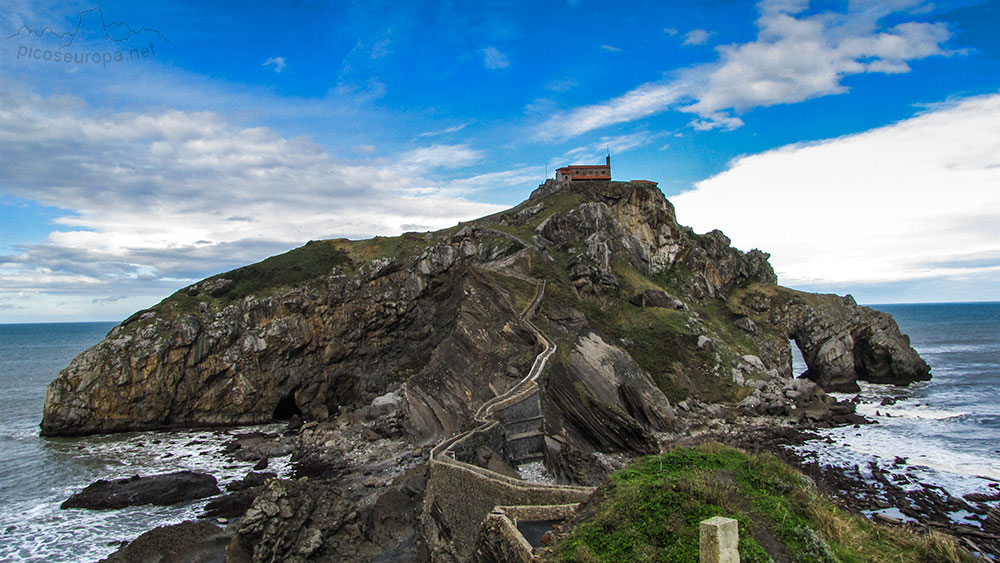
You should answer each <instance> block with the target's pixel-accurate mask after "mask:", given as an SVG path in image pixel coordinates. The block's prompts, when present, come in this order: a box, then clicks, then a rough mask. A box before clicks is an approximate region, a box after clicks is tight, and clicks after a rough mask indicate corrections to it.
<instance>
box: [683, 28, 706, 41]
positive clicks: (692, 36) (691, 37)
mask: <svg viewBox="0 0 1000 563" xmlns="http://www.w3.org/2000/svg"><path fill="white" fill-rule="evenodd" d="M711 36H712V34H711V33H709V32H707V31H705V30H704V29H692V30H691V31H689V32H687V33H685V34H684V43H683V44H684V45H704V44H705V43H708V38H709V37H711Z"/></svg>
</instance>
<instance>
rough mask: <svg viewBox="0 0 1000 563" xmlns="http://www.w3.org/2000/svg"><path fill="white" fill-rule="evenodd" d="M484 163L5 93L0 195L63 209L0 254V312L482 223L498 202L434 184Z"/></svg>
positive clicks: (153, 290) (447, 152) (151, 289)
mask: <svg viewBox="0 0 1000 563" xmlns="http://www.w3.org/2000/svg"><path fill="white" fill-rule="evenodd" d="M482 158H483V155H482V153H481V152H480V151H477V150H474V149H471V148H469V147H467V146H466V145H444V144H435V145H431V146H429V147H420V148H415V149H412V150H410V151H408V152H406V153H403V154H401V155H399V156H398V157H397V158H395V159H381V160H378V161H376V162H375V165H369V164H358V163H356V162H352V161H347V160H339V159H337V158H334V157H333V156H331V155H330V154H329V153H327V152H326V151H325V150H324V149H323V148H322V147H320V146H319V145H317V144H315V143H314V142H312V141H311V140H310V139H308V138H285V137H282V136H281V135H279V134H277V133H276V132H275V131H273V130H271V129H268V128H264V127H257V128H244V129H240V128H236V127H233V126H231V125H230V124H228V123H227V122H226V121H225V120H223V119H222V118H220V117H219V116H218V115H217V114H214V113H212V112H183V111H165V112H162V113H156V114H138V113H107V112H102V113H98V114H95V113H94V112H93V111H92V110H91V108H89V107H88V106H87V105H86V104H84V103H83V102H81V101H80V100H79V99H78V98H75V97H69V96H53V97H41V96H37V95H27V94H3V95H0V169H2V170H4V174H3V176H2V178H0V192H3V193H5V194H7V195H10V196H14V197H19V198H24V199H27V200H31V201H35V202H38V203H40V204H42V205H48V206H54V207H58V208H61V209H66V210H71V211H70V212H69V213H67V214H66V215H65V216H62V217H60V218H59V219H57V220H56V225H57V226H56V227H55V229H56V230H55V231H54V232H52V233H51V234H50V235H49V236H48V238H47V240H46V241H45V242H44V243H42V244H35V245H31V246H26V247H22V248H21V249H20V250H19V251H18V252H15V253H14V254H11V255H8V256H0V288H3V291H0V305H7V306H9V307H7V308H10V307H17V306H20V305H22V304H23V303H25V302H26V300H30V299H37V300H45V302H46V304H47V305H48V306H49V307H53V308H55V307H56V306H57V305H58V304H59V302H57V301H58V300H60V299H62V300H70V299H75V300H76V305H75V307H77V308H80V307H83V308H84V309H85V308H86V307H85V305H86V303H85V301H87V300H90V301H91V302H92V303H105V304H106V303H108V302H114V301H116V300H121V299H122V298H123V297H136V299H138V300H139V302H142V303H143V304H142V305H141V306H149V305H151V304H152V301H150V299H153V296H155V297H163V296H164V295H166V294H168V293H170V291H172V290H173V289H176V288H178V287H181V286H183V285H185V284H186V283H188V282H190V281H193V280H196V279H200V278H202V277H204V276H206V275H208V274H211V273H215V272H218V271H223V270H225V269H228V268H230V267H235V266H237V265H242V264H246V263H250V262H254V261H257V260H260V259H261V258H263V257H265V256H268V255H271V254H274V253H277V252H280V251H283V250H287V249H289V248H293V247H295V246H298V245H300V244H302V243H303V242H305V241H307V240H310V239H318V238H328V237H337V236H348V237H352V238H359V237H368V236H372V235H375V234H382V235H387V234H390V235H391V234H398V233H401V232H403V231H404V230H407V227H408V226H409V227H412V226H414V225H420V226H424V227H425V228H427V229H438V228H443V227H447V226H450V225H453V224H455V223H456V222H457V221H459V220H463V219H469V218H473V217H478V216H481V215H485V214H489V213H493V212H495V211H498V210H500V209H501V208H502V206H498V205H492V204H483V203H475V202H471V201H468V200H466V199H464V198H463V197H462V194H463V193H468V192H467V191H465V192H463V188H469V189H471V188H472V187H475V186H476V185H478V184H479V183H480V180H477V179H475V178H473V179H470V180H469V181H468V186H466V185H463V183H462V182H460V181H459V182H456V181H454V180H453V181H450V182H441V181H439V180H436V179H435V177H434V176H435V171H441V170H444V171H450V170H455V169H460V168H461V167H463V166H468V165H471V164H475V163H477V162H479V161H480V160H481V159H482ZM536 177H537V172H536ZM524 179H525V176H524V175H523V174H521V175H519V174H516V173H515V174H510V175H508V176H506V177H495V178H493V180H495V181H497V182H499V183H500V184H501V185H508V184H509V183H510V182H519V181H523V180H524ZM143 299H144V300H145V301H142V300H143ZM135 303H136V301H128V300H125V301H123V302H122V304H121V305H120V307H118V309H121V311H124V312H127V311H129V310H130V309H134V308H136V307H135ZM105 307H106V305H105ZM118 309H115V311H118ZM116 314H119V315H120V314H121V312H117V313H116ZM104 318H108V317H107V316H105V317H104ZM110 318H115V317H114V316H111V317H110Z"/></svg>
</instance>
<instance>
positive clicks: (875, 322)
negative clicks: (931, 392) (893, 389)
mask: <svg viewBox="0 0 1000 563" xmlns="http://www.w3.org/2000/svg"><path fill="white" fill-rule="evenodd" d="M737 306H738V307H739V308H740V309H741V310H742V311H744V312H746V313H747V314H749V315H751V316H752V317H753V318H754V319H756V322H757V323H767V324H769V325H771V326H773V327H775V328H776V329H777V330H779V332H781V333H783V334H785V335H787V337H788V338H790V339H792V340H794V341H795V344H796V345H797V346H798V348H799V350H800V351H801V352H802V356H803V359H805V362H806V365H807V366H808V368H809V369H808V371H807V372H806V373H805V374H803V377H806V378H808V379H811V380H812V381H815V382H816V383H817V384H818V385H819V386H820V387H822V388H823V389H824V390H826V391H857V390H858V389H859V387H858V384H857V380H862V381H869V382H872V383H891V384H896V385H907V384H910V383H912V382H914V381H926V380H928V379H930V378H931V375H930V366H928V365H927V363H926V362H925V361H924V360H923V359H922V358H920V356H919V355H918V354H917V352H916V351H915V350H914V349H913V348H912V347H910V339H909V338H908V337H907V336H906V335H904V334H902V333H901V332H900V331H899V326H897V325H896V321H895V320H893V318H892V316H891V315H888V314H886V313H882V312H880V311H875V310H872V309H869V308H868V307H862V306H859V305H858V304H857V303H856V302H855V301H854V299H853V298H852V297H851V296H849V295H848V296H845V297H838V296H836V295H816V294H807V293H801V292H796V291H792V290H789V289H785V288H778V287H773V286H772V287H753V288H750V289H748V290H747V291H746V292H745V293H743V294H742V295H740V296H739V299H738V305H737Z"/></svg>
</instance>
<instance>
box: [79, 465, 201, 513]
mask: <svg viewBox="0 0 1000 563" xmlns="http://www.w3.org/2000/svg"><path fill="white" fill-rule="evenodd" d="M219 492H220V491H219V487H218V485H217V482H216V480H215V477H212V476H211V475H209V474H207V473H198V472H196V471H177V472H174V473H164V474H163V475H151V476H149V477H140V476H138V475H136V476H134V477H129V478H126V479H114V480H110V481H108V480H105V479H101V480H98V481H95V482H93V483H91V484H90V485H87V486H86V487H85V488H84V489H83V490H82V491H80V492H79V493H76V494H74V495H73V496H71V497H70V498H69V499H68V500H66V502H64V503H62V506H61V508H91V509H96V510H107V509H112V508H125V507H126V506H139V505H143V504H155V505H159V506H169V505H171V504H177V503H179V502H184V501H188V500H194V499H199V498H205V497H210V496H212V495H217V494H219Z"/></svg>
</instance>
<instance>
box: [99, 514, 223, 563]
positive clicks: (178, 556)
mask: <svg viewBox="0 0 1000 563" xmlns="http://www.w3.org/2000/svg"><path fill="white" fill-rule="evenodd" d="M230 541H231V536H230V535H229V534H227V533H226V532H225V530H223V529H222V528H220V527H218V526H216V525H214V524H211V523H209V522H205V521H198V522H195V521H191V520H188V521H185V522H181V523H180V524H172V525H170V526H160V527H159V528H154V529H152V530H150V531H148V532H146V533H144V534H142V535H141V536H139V537H137V538H136V539H135V540H133V541H131V542H129V543H127V544H125V545H124V546H123V547H121V548H120V549H118V551H116V552H114V553H112V554H111V555H110V556H108V558H107V559H102V560H101V561H102V563H149V562H167V561H178V562H179V561H184V562H187V563H208V562H216V561H218V562H221V561H223V560H224V559H225V556H226V547H227V546H228V545H229V542H230Z"/></svg>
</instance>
